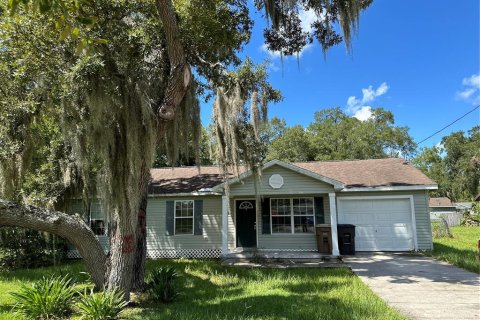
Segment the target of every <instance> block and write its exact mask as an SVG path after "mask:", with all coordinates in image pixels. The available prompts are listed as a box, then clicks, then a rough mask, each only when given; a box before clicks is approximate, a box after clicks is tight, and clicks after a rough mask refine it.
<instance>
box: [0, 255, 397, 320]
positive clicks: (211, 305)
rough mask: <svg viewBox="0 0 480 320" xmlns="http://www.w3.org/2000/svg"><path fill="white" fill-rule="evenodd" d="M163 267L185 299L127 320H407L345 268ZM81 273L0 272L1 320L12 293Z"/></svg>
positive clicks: (74, 267)
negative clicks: (174, 272) (177, 277)
mask: <svg viewBox="0 0 480 320" xmlns="http://www.w3.org/2000/svg"><path fill="white" fill-rule="evenodd" d="M160 265H171V266H174V267H175V268H177V269H178V270H180V271H181V273H182V275H183V277H182V284H183V287H184V290H183V294H182V295H181V296H180V297H179V298H178V300H177V301H176V302H174V303H171V304H168V305H163V304H152V305H142V306H138V307H132V308H128V309H126V310H125V311H124V312H123V317H124V318H125V319H132V320H133V319H135V320H150V319H151V320H153V319H182V320H188V319H237V320H240V319H295V320H301V319H405V318H404V317H403V316H401V315H400V314H399V313H398V312H396V311H395V310H393V309H391V308H389V307H388V306H387V305H386V304H385V303H384V302H383V301H382V300H380V298H378V297H377V296H376V295H375V294H374V293H373V292H372V291H371V290H370V289H369V288H368V287H366V286H365V285H364V284H363V283H362V282H361V281H360V280H359V279H358V278H357V277H356V276H355V275H353V274H352V273H351V272H350V271H349V270H348V269H346V268H336V269H259V268H258V269H251V268H233V267H224V266H221V265H220V264H219V263H218V262H217V261H213V260H208V261H205V260H175V261H172V260H157V261H149V262H148V265H147V268H148V269H151V268H153V267H156V266H160ZM81 270H82V267H81V264H80V263H74V264H69V265H65V266H62V267H61V268H56V269H55V270H54V269H53V268H42V269H35V270H19V271H13V272H1V274H0V319H15V318H14V317H13V316H12V315H11V314H10V310H11V306H10V304H11V303H12V299H11V297H10V296H9V293H10V292H13V291H17V290H18V289H19V287H20V285H21V283H27V282H31V281H33V280H36V279H39V278H41V277H42V276H43V275H49V274H51V273H52V272H55V273H56V274H65V273H69V274H78V273H79V272H81Z"/></svg>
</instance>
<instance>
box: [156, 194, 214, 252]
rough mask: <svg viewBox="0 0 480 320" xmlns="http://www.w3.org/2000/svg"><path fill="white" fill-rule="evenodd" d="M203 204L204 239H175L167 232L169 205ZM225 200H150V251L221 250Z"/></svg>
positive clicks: (197, 237)
mask: <svg viewBox="0 0 480 320" xmlns="http://www.w3.org/2000/svg"><path fill="white" fill-rule="evenodd" d="M186 199H191V200H203V235H173V236H168V235H167V232H166V201H173V200H186ZM221 247H222V198H221V197H218V196H217V197H212V196H210V197H178V198H176V197H168V198H149V199H148V206H147V250H165V249H221Z"/></svg>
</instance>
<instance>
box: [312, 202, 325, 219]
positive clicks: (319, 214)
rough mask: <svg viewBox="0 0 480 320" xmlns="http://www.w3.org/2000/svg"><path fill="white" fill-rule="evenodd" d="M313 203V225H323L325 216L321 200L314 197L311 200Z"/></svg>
mask: <svg viewBox="0 0 480 320" xmlns="http://www.w3.org/2000/svg"><path fill="white" fill-rule="evenodd" d="M313 202H314V205H315V223H316V224H321V223H325V215H324V213H323V198H322V197H315V198H313Z"/></svg>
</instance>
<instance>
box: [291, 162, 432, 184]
mask: <svg viewBox="0 0 480 320" xmlns="http://www.w3.org/2000/svg"><path fill="white" fill-rule="evenodd" d="M294 165H296V166H298V167H301V168H303V169H307V170H309V171H312V172H315V173H317V174H320V175H323V176H327V177H329V178H332V179H335V180H338V181H341V182H343V183H344V184H345V187H346V188H359V187H393V186H415V185H436V183H435V182H434V181H433V180H431V179H430V178H428V177H427V176H426V175H425V174H424V173H423V172H421V171H420V170H419V169H417V168H415V167H414V166H413V165H411V164H410V163H408V162H406V161H405V160H403V159H400V158H386V159H371V160H346V161H315V162H295V163H294Z"/></svg>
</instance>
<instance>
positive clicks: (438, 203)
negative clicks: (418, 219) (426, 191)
mask: <svg viewBox="0 0 480 320" xmlns="http://www.w3.org/2000/svg"><path fill="white" fill-rule="evenodd" d="M428 206H429V207H453V208H455V205H454V204H453V202H452V200H450V199H448V198H447V197H440V198H430V200H428Z"/></svg>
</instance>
